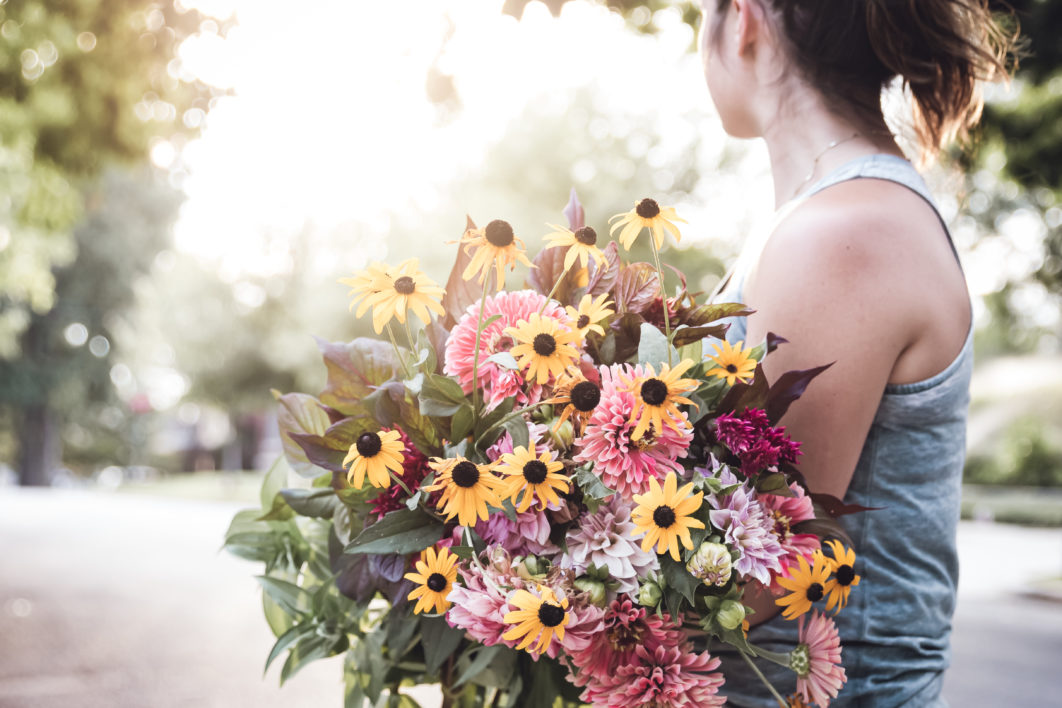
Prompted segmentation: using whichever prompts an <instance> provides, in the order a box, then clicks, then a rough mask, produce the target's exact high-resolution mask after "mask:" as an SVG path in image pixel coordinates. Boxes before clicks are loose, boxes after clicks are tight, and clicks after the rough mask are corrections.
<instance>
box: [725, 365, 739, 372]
mask: <svg viewBox="0 0 1062 708" xmlns="http://www.w3.org/2000/svg"><path fill="white" fill-rule="evenodd" d="M726 370H727V371H728V372H730V373H731V374H736V373H737V370H738V368H737V367H736V366H734V365H733V364H727V365H726Z"/></svg>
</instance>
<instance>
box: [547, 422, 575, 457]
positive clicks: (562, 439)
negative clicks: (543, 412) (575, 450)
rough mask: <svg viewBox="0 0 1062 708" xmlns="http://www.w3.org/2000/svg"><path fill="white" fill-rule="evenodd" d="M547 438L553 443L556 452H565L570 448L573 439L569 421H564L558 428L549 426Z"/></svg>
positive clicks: (573, 435)
mask: <svg viewBox="0 0 1062 708" xmlns="http://www.w3.org/2000/svg"><path fill="white" fill-rule="evenodd" d="M549 437H550V440H551V441H552V442H553V446H554V447H555V448H557V449H558V450H567V449H568V448H570V447H571V446H572V441H573V440H574V439H575V430H574V429H573V428H572V423H571V421H570V420H566V421H564V422H563V423H561V425H560V427H555V426H554V425H550V427H549Z"/></svg>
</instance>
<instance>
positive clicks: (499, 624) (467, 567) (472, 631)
mask: <svg viewBox="0 0 1062 708" xmlns="http://www.w3.org/2000/svg"><path fill="white" fill-rule="evenodd" d="M484 555H485V556H486V558H484V560H483V563H482V564H479V563H462V564H461V565H460V566H459V568H460V569H459V570H458V573H459V574H460V576H461V583H460V584H457V583H455V584H454V586H453V590H451V591H450V594H449V595H447V596H446V599H447V600H449V601H450V602H451V603H452V604H451V605H450V609H449V611H448V612H447V613H446V620H447V621H448V622H449V623H450V626H452V627H457V628H458V629H463V630H465V632H467V633H468V636H470V637H471V638H472V639H475V640H476V641H477V642H479V643H481V644H483V645H484V646H488V647H490V646H494V645H495V644H498V643H499V642H501V643H502V644H505V645H506V646H509V647H515V646H516V644H517V642H516V641H506V640H503V639H502V634H504V633H505V632H506V631H508V630H509V629H510V628H511V626H510V625H507V624H505V615H506V613H508V612H510V609H509V602H508V595H509V594H510V593H511V592H514V591H516V590H520V589H524V588H526V587H527V585H528V582H527V581H525V580H524V579H523V578H521V577H520V576H518V575H517V574H516V571H515V569H514V568H513V566H512V559H511V557H510V556H509V554H508V552H506V551H505V549H503V548H501V547H494V548H488V549H487V552H486V553H485V554H484Z"/></svg>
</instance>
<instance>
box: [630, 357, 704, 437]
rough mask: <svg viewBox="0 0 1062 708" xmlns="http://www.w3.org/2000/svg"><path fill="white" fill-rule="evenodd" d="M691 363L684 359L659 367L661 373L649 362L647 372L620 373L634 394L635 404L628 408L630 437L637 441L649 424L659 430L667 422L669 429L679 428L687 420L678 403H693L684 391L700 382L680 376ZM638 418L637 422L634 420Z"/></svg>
mask: <svg viewBox="0 0 1062 708" xmlns="http://www.w3.org/2000/svg"><path fill="white" fill-rule="evenodd" d="M691 366H693V361H692V360H690V359H683V360H682V361H681V362H679V364H678V366H676V367H674V368H672V367H670V366H661V367H660V375H659V376H657V375H656V371H655V370H654V369H653V367H652V365H651V364H646V365H645V369H646V371H648V374H647V375H645V376H640V377H633V376H628V375H625V374H621V379H622V380H623V383H624V385H625V386H626V388H627V390H629V391H630V392H631V393H633V394H634V407H633V408H632V409H631V422H632V423H635V425H634V430H633V431H631V440H639V439H640V438H641V437H642V435H643V434H644V433H645V431H646V430H648V429H649V426H650V425H652V426H653V429H654V430H657V431H660V430H663V429H664V427H663V426H664V425H667V426H668V427H669V428H671V429H672V430H678V431H681V430H683V429H684V428H686V427H688V426H689V422H688V421H687V420H686V419H685V418H684V417H683V416H682V414H681V413H680V412H679V409H678V405H679V404H680V403H685V404H689V405H692V404H693V402H692V401H691V400H690V399H688V398H686V397H685V396H684V395H683V394H685V393H689V392H690V391H693V390H694V389H696V388H697V386H699V385H700V383H699V382H698V381H696V380H694V379H684V378H681V377H682V374H683V373H685V372H686V370H687V369H689V368H690V367H691ZM636 421H637V422H636Z"/></svg>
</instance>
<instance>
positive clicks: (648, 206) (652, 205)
mask: <svg viewBox="0 0 1062 708" xmlns="http://www.w3.org/2000/svg"><path fill="white" fill-rule="evenodd" d="M634 211H635V213H637V214H638V216H640V217H642V218H643V219H652V218H653V217H654V216H659V215H660V205H659V204H657V203H656V200H655V199H643V200H642V201H640V202H638V206H636V207H634Z"/></svg>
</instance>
